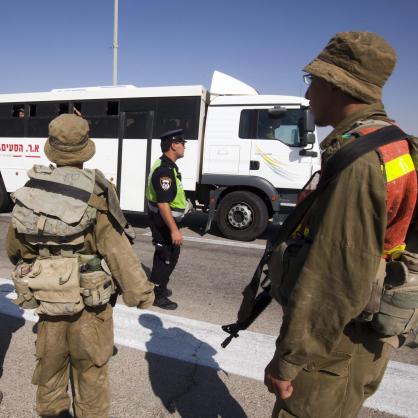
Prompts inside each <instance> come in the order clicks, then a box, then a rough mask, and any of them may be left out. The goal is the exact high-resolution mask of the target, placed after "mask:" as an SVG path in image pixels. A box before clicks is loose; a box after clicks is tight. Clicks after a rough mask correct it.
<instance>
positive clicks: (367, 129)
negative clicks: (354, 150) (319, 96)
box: [269, 121, 418, 336]
mask: <svg viewBox="0 0 418 418" xmlns="http://www.w3.org/2000/svg"><path fill="white" fill-rule="evenodd" d="M374 122H375V121H374ZM369 125H370V126H364V125H363V126H361V127H360V128H356V129H355V130H353V131H350V132H349V133H347V134H346V135H345V137H346V138H347V139H348V138H351V137H352V136H353V135H355V136H363V135H366V134H368V133H371V132H373V131H375V130H377V129H379V128H381V127H383V126H387V125H388V124H387V123H384V122H383V123H379V124H377V126H376V123H370V124H369ZM343 137H344V136H343ZM417 147H418V146H417V143H415V142H413V141H411V142H410V143H409V146H408V142H407V141H406V140H404V141H397V142H394V143H392V144H388V145H384V146H382V147H380V148H378V149H377V153H378V155H379V157H380V160H381V168H382V175H383V176H384V177H385V183H386V192H387V212H388V227H387V230H386V234H385V248H384V254H382V260H381V263H380V266H379V269H378V272H377V274H376V277H375V278H374V281H373V286H372V293H371V297H370V300H369V303H368V304H367V306H366V307H365V309H364V311H363V313H362V314H361V316H360V317H359V318H357V320H360V321H367V322H370V323H371V324H372V326H373V327H374V328H375V329H376V330H377V331H378V332H379V333H380V334H382V335H383V336H397V335H401V334H404V333H408V332H410V331H411V330H413V329H414V328H416V327H418V254H415V253H411V252H408V251H406V250H405V238H406V234H407V230H408V227H409V226H410V222H411V219H412V216H413V212H414V207H415V203H416V195H417V185H416V184H417V183H416V182H417V180H416V176H417V171H418V164H416V163H417V162H418V161H417V156H418V148H417ZM407 182H409V183H408V184H409V186H410V187H412V188H413V189H415V194H414V193H411V194H410V195H409V196H402V194H403V189H402V188H403V186H404V185H406V184H407ZM306 193H307V194H309V191H307V192H306ZM399 213H401V214H402V216H401V220H399V216H397V215H399ZM306 239H309V228H308V227H307V226H306V225H305V224H304V222H303V221H302V223H301V224H299V226H298V227H297V228H296V230H294V232H293V233H292V234H291V236H290V238H289V239H288V240H286V241H282V242H280V244H279V245H277V246H276V247H275V248H274V250H273V252H272V255H271V258H270V261H269V277H270V280H271V295H272V296H273V297H274V298H275V299H276V300H277V301H278V302H279V303H281V304H286V301H287V300H288V298H289V296H290V294H291V291H292V289H293V286H294V283H293V282H292V283H290V282H286V277H287V276H288V275H287V274H286V273H287V271H288V269H289V265H290V264H291V263H292V262H294V260H295V258H296V257H297V255H298V253H299V250H300V249H301V248H302V247H303V245H304V242H305V240H306ZM414 251H417V249H414ZM289 279H290V278H289Z"/></svg>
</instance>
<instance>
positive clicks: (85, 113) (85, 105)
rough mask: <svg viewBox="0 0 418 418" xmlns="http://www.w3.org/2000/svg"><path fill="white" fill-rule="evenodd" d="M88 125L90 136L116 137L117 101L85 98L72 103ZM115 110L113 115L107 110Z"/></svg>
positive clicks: (117, 124) (117, 123) (117, 125)
mask: <svg viewBox="0 0 418 418" xmlns="http://www.w3.org/2000/svg"><path fill="white" fill-rule="evenodd" d="M74 108H75V109H78V110H79V112H80V115H79V116H82V117H83V118H85V119H86V120H87V121H88V123H89V125H90V137H91V138H117V137H118V130H119V116H118V112H119V102H117V101H110V102H107V101H106V100H87V101H85V102H80V103H74ZM109 111H110V112H116V114H115V115H113V114H110V113H108V112H109Z"/></svg>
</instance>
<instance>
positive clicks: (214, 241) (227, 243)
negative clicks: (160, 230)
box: [141, 232, 266, 250]
mask: <svg viewBox="0 0 418 418" xmlns="http://www.w3.org/2000/svg"><path fill="white" fill-rule="evenodd" d="M141 236H147V237H150V236H152V234H151V232H145V233H143V234H141ZM183 239H184V241H192V242H200V243H202V244H212V245H225V246H228V247H241V248H255V249H257V250H264V249H265V248H266V246H265V245H262V244H248V243H246V242H242V241H232V240H218V239H210V238H200V237H189V236H185V235H183Z"/></svg>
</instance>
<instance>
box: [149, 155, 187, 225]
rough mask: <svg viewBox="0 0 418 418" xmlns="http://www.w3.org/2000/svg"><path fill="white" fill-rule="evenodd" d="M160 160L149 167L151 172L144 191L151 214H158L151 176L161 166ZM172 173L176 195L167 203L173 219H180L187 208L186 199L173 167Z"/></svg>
mask: <svg viewBox="0 0 418 418" xmlns="http://www.w3.org/2000/svg"><path fill="white" fill-rule="evenodd" d="M161 162H162V161H161V159H158V160H157V161H155V163H154V164H153V165H152V167H151V172H150V174H149V176H148V182H147V190H146V198H147V200H148V203H149V205H148V207H149V209H150V210H151V211H152V212H158V206H157V193H156V192H155V189H154V186H153V184H152V175H153V174H154V172H155V170H156V169H157V168H159V167H160V166H161ZM173 171H174V178H175V181H176V187H177V193H176V196H175V198H174V199H173V200H172V201H171V202H170V203H169V205H170V208H171V214H172V215H173V217H174V218H182V217H183V216H184V214H185V211H186V208H187V199H186V193H185V192H184V189H183V184H182V182H181V180H180V178H179V175H178V173H177V171H176V169H175V168H174V167H173Z"/></svg>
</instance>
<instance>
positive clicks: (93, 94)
mask: <svg viewBox="0 0 418 418" xmlns="http://www.w3.org/2000/svg"><path fill="white" fill-rule="evenodd" d="M75 111H76V112H77V111H78V112H80V113H81V114H82V116H83V117H84V118H86V119H87V120H88V121H89V124H90V137H91V138H92V139H93V140H94V142H95V143H96V154H95V156H94V157H93V158H92V159H91V160H90V161H88V162H87V163H86V167H90V168H99V169H101V170H102V171H103V172H104V174H105V175H106V177H107V178H108V179H109V180H110V181H112V182H113V183H114V184H115V185H116V188H117V191H118V194H119V198H120V203H121V207H122V209H123V210H124V211H126V212H135V213H141V212H142V213H143V212H146V211H147V205H146V203H145V185H146V179H147V176H148V174H149V171H150V167H151V164H152V162H153V161H154V160H156V159H157V158H158V157H159V156H160V155H161V150H160V141H159V137H160V135H161V134H162V133H164V132H165V131H168V130H171V129H176V128H182V129H183V130H184V133H185V139H186V140H187V141H188V142H187V146H186V154H185V157H184V158H183V159H181V160H179V161H178V165H179V168H180V171H181V173H182V181H183V186H184V189H185V190H186V193H187V195H188V197H189V198H190V199H191V201H192V202H193V203H194V204H195V205H196V206H198V207H199V208H202V209H203V210H208V211H209V218H208V225H207V229H209V227H210V224H211V222H212V220H213V219H215V220H216V223H217V225H218V227H219V229H220V230H221V232H222V233H223V234H224V235H225V236H227V237H228V238H232V239H238V240H252V239H254V238H256V237H257V236H258V235H260V234H261V233H262V232H263V231H264V229H265V228H266V226H267V224H268V222H269V219H273V221H274V222H279V221H280V220H281V219H282V218H283V217H284V216H285V215H286V213H288V211H289V209H290V208H292V207H293V206H294V205H295V201H296V195H297V192H298V190H300V188H301V187H302V186H303V184H305V182H306V181H307V180H308V179H309V177H310V176H311V174H312V173H313V172H314V171H315V170H316V169H318V167H319V164H320V163H319V150H318V144H317V141H315V127H314V126H313V122H312V120H311V118H310V113H309V108H308V102H307V101H306V100H305V99H304V98H301V97H293V96H279V95H260V94H258V93H257V91H256V90H254V89H253V88H252V87H250V86H248V85H246V84H244V83H242V82H240V81H238V80H236V79H234V78H232V77H229V76H227V75H225V74H222V73H220V72H215V73H214V77H213V80H212V85H211V90H210V92H209V91H207V90H206V89H205V88H204V87H203V86H172V87H145V88H143V87H141V88H137V87H134V86H116V87H88V88H73V89H56V90H52V91H50V92H44V93H25V94H1V95H0V175H1V178H0V209H1V210H3V211H4V210H7V208H8V207H9V204H10V198H9V194H10V193H11V192H13V191H15V190H16V189H17V188H19V187H21V186H23V185H24V184H25V183H26V181H27V175H26V171H27V170H28V169H29V168H30V167H32V165H33V164H47V165H48V164H49V161H48V160H47V158H46V156H45V154H44V152H43V146H44V142H45V140H46V137H47V133H48V124H49V122H50V121H51V120H52V119H53V118H55V117H56V116H58V115H59V114H61V113H68V112H69V113H73V112H75Z"/></svg>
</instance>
